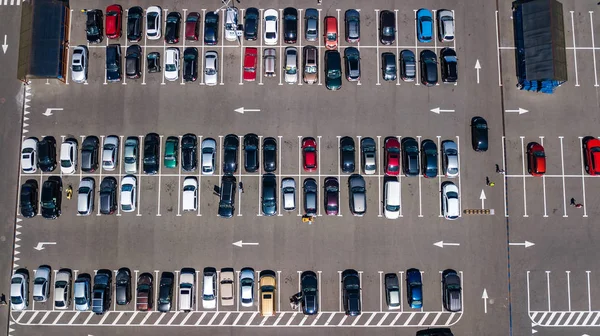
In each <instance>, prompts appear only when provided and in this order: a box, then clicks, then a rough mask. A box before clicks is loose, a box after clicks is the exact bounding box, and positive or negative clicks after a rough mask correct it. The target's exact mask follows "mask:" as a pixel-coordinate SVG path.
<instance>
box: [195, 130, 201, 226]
mask: <svg viewBox="0 0 600 336" xmlns="http://www.w3.org/2000/svg"><path fill="white" fill-rule="evenodd" d="M197 137H198V142H199V143H200V165H199V167H198V204H197V207H198V213H197V214H196V216H202V214H201V213H200V211H201V210H202V135H197Z"/></svg>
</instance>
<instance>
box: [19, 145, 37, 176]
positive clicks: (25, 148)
mask: <svg viewBox="0 0 600 336" xmlns="http://www.w3.org/2000/svg"><path fill="white" fill-rule="evenodd" d="M38 143H39V141H38V139H37V138H35V137H30V138H27V139H25V140H23V145H22V146H21V169H22V170H23V173H25V174H33V173H35V172H37V166H38V157H37V150H38Z"/></svg>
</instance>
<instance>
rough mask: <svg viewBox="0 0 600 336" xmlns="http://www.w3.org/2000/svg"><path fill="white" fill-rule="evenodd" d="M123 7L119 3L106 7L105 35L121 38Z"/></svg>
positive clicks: (110, 37) (111, 37)
mask: <svg viewBox="0 0 600 336" xmlns="http://www.w3.org/2000/svg"><path fill="white" fill-rule="evenodd" d="M122 16H123V8H122V7H121V6H120V5H110V6H108V7H106V37H108V38H109V39H118V38H121V30H122V22H123V19H122Z"/></svg>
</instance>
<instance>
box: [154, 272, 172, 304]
mask: <svg viewBox="0 0 600 336" xmlns="http://www.w3.org/2000/svg"><path fill="white" fill-rule="evenodd" d="M173 279H175V275H174V274H173V273H171V272H163V273H162V275H161V276H160V285H159V287H158V311H159V312H163V313H166V312H168V311H170V310H171V302H173V283H174V281H173Z"/></svg>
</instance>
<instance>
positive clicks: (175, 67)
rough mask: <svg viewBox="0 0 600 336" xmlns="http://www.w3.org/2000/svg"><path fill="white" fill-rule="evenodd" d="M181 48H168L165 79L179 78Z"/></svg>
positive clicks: (174, 79)
mask: <svg viewBox="0 0 600 336" xmlns="http://www.w3.org/2000/svg"><path fill="white" fill-rule="evenodd" d="M179 58H180V56H179V48H174V47H171V48H167V51H166V55H165V79H166V80H168V81H176V80H177V79H179V68H180V63H179Z"/></svg>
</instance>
